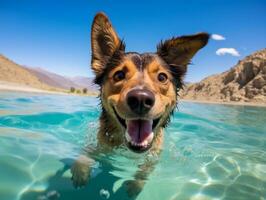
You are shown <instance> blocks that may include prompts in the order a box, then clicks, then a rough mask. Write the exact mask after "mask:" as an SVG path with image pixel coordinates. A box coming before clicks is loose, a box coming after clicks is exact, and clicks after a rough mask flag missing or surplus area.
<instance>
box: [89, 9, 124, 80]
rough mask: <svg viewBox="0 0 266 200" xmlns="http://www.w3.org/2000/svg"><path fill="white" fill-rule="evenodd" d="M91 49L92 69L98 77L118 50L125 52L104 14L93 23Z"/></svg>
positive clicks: (95, 18)
mask: <svg viewBox="0 0 266 200" xmlns="http://www.w3.org/2000/svg"><path fill="white" fill-rule="evenodd" d="M91 49H92V58H91V67H92V70H93V71H94V72H95V74H96V76H98V75H100V74H101V73H103V71H104V69H105V65H106V64H107V63H108V61H109V59H110V58H111V57H112V56H113V54H114V53H115V52H116V51H117V50H121V51H124V50H125V46H124V44H123V42H122V41H121V40H120V39H119V37H118V35H117V34H116V32H115V30H114V28H113V27H112V24H111V22H110V21H109V19H108V17H107V16H106V15H105V14H104V13H102V12H100V13H98V14H97V15H96V16H95V17H94V20H93V23H92V28H91Z"/></svg>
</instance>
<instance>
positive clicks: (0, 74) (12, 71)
mask: <svg viewBox="0 0 266 200" xmlns="http://www.w3.org/2000/svg"><path fill="white" fill-rule="evenodd" d="M0 81H3V82H11V83H16V84H19V85H25V86H30V87H34V88H39V89H43V90H51V89H56V88H52V87H51V86H50V85H48V84H45V83H44V82H42V81H40V80H39V79H38V77H36V76H34V74H32V73H30V72H29V71H28V70H26V69H24V68H23V67H21V66H20V65H18V64H17V63H15V62H13V61H12V60H10V59H8V58H6V57H5V56H3V55H0Z"/></svg>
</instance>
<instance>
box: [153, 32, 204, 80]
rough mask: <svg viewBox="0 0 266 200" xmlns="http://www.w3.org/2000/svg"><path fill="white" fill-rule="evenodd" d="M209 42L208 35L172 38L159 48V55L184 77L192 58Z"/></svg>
mask: <svg viewBox="0 0 266 200" xmlns="http://www.w3.org/2000/svg"><path fill="white" fill-rule="evenodd" d="M208 40H209V34H208V33H198V34H196V35H189V36H181V37H177V38H172V39H170V40H166V41H164V42H161V43H160V44H159V45H158V46H157V54H158V55H159V56H160V57H161V58H163V60H164V61H165V62H166V63H167V64H168V65H169V66H170V67H171V68H175V71H178V72H179V73H181V74H179V75H180V76H183V75H184V74H185V72H186V70H187V65H188V64H189V63H190V60H191V59H192V57H193V56H194V55H195V54H196V53H197V51H198V50H200V49H201V48H203V47H204V46H205V45H206V44H207V43H208Z"/></svg>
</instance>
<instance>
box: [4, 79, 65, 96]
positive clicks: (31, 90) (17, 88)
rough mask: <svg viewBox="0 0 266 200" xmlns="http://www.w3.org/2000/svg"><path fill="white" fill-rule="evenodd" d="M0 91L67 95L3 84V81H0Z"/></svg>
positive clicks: (15, 84) (24, 86)
mask: <svg viewBox="0 0 266 200" xmlns="http://www.w3.org/2000/svg"><path fill="white" fill-rule="evenodd" d="M0 90H5V91H20V92H34V93H48V94H67V93H65V92H60V91H49V90H42V89H37V88H33V87H30V86H26V85H19V84H17V83H7V82H3V81H0Z"/></svg>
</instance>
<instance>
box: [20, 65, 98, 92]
mask: <svg viewBox="0 0 266 200" xmlns="http://www.w3.org/2000/svg"><path fill="white" fill-rule="evenodd" d="M23 67H24V68H25V69H27V70H29V71H30V72H31V73H33V74H34V75H35V76H37V77H38V78H39V80H41V81H42V82H44V83H46V84H49V85H51V86H53V87H58V88H62V89H66V90H69V89H70V87H74V88H76V89H83V88H87V89H88V90H89V91H97V87H96V86H95V85H94V84H93V78H89V77H83V76H77V77H66V76H62V75H59V74H56V73H54V72H49V71H47V70H45V69H43V68H40V67H35V68H32V67H26V66H23Z"/></svg>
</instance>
